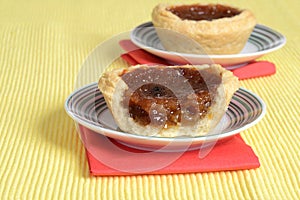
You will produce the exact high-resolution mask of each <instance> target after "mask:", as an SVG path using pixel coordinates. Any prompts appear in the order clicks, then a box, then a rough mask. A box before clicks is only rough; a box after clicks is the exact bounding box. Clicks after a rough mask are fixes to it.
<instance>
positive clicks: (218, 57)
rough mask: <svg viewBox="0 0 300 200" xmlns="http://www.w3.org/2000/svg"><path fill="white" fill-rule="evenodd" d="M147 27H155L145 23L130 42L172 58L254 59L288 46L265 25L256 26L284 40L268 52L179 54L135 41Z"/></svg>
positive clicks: (267, 50)
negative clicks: (141, 30) (140, 31)
mask: <svg viewBox="0 0 300 200" xmlns="http://www.w3.org/2000/svg"><path fill="white" fill-rule="evenodd" d="M145 25H151V26H152V27H153V24H152V22H151V21H149V22H145V23H142V24H140V25H138V26H137V27H135V28H134V29H133V30H132V31H131V32H130V40H131V41H132V42H133V43H134V44H135V45H136V46H138V47H140V48H142V49H144V50H152V51H156V52H158V53H161V54H166V55H167V54H168V55H172V56H185V57H189V58H199V59H201V58H202V59H204V58H211V59H236V58H246V57H254V56H262V55H264V54H267V53H270V52H273V51H276V50H278V49H280V48H282V47H283V46H284V45H285V44H286V41H287V39H286V37H285V36H284V35H283V34H281V33H280V32H278V31H276V30H274V29H272V28H270V27H268V26H266V25H263V24H256V25H255V27H257V26H261V27H263V28H265V29H268V30H270V31H272V32H275V33H276V34H278V35H280V36H281V38H282V40H281V41H280V43H279V44H278V45H276V46H275V47H272V48H269V49H266V50H262V51H257V52H253V53H242V54H241V53H239V54H226V55H215V54H211V55H198V54H187V53H178V52H172V51H167V50H161V49H157V48H154V47H151V46H147V45H144V44H142V43H140V42H138V41H136V40H135V38H134V36H135V34H134V32H135V31H136V30H137V29H138V28H141V27H142V26H145Z"/></svg>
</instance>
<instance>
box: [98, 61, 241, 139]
mask: <svg viewBox="0 0 300 200" xmlns="http://www.w3.org/2000/svg"><path fill="white" fill-rule="evenodd" d="M98 87H99V89H100V91H101V92H102V94H103V96H104V98H105V101H106V103H107V106H108V108H109V109H110V111H111V113H112V116H113V118H114V119H115V122H116V123H117V125H118V126H119V128H120V129H121V130H123V131H124V132H127V133H132V134H137V135H147V136H157V137H176V136H191V137H193V136H200V135H205V134H208V133H210V131H212V130H213V129H214V128H215V127H216V125H217V124H218V123H219V121H220V120H221V118H222V116H223V115H224V114H225V112H226V109H227V107H228V105H229V102H230V100H231V98H232V96H233V94H234V92H235V91H236V90H237V89H238V88H239V81H238V79H237V78H236V77H235V76H234V75H233V74H232V72H230V71H228V70H226V69H224V68H223V67H221V66H220V65H216V64H214V65H181V66H159V65H158V66H147V65H137V66H132V67H129V68H123V69H115V70H112V71H108V72H105V73H103V74H102V76H101V77H100V79H99V82H98Z"/></svg>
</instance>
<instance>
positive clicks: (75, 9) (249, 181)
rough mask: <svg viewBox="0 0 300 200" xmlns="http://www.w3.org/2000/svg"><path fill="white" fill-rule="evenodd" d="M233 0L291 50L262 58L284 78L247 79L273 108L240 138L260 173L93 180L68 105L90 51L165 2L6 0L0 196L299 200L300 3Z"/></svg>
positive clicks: (1, 22) (1, 27)
mask: <svg viewBox="0 0 300 200" xmlns="http://www.w3.org/2000/svg"><path fill="white" fill-rule="evenodd" d="M170 2H175V1H170ZM185 2H196V1H185ZM202 2H203V1H202ZM210 2H212V1H210ZM215 2H216V1H215ZM219 2H221V1H219ZM226 2H227V3H230V4H234V5H236V6H239V7H244V8H249V9H251V10H252V11H253V12H254V13H255V15H256V17H257V19H258V22H259V23H261V24H265V25H267V26H269V27H271V28H273V29H275V30H278V31H279V32H281V33H282V34H284V35H285V36H286V37H287V44H286V45H285V47H284V48H282V49H280V50H278V51H276V52H274V53H271V54H268V55H265V56H264V57H262V58H261V59H263V60H268V61H271V62H274V63H275V64H276V66H277V73H276V74H275V75H273V76H270V77H264V78H257V79H251V80H247V81H243V82H242V85H243V86H244V87H245V88H247V89H250V90H252V91H253V92H255V93H257V94H258V95H259V96H260V97H261V98H262V99H264V101H265V102H266V104H267V109H268V111H267V115H266V116H265V118H264V119H263V120H262V121H261V122H260V123H259V124H258V125H256V126H255V127H253V128H251V129H249V130H246V131H244V132H243V133H242V134H241V135H242V137H243V138H244V139H245V141H246V142H247V143H248V144H249V145H251V146H252V147H253V149H254V151H255V153H256V154H257V155H258V157H259V158H260V162H261V167H260V168H258V169H255V170H244V171H233V172H218V173H196V174H178V175H163V176H155V175H152V176H146V175H144V176H143V175H139V176H130V177H91V176H90V175H89V170H88V164H87V160H86V157H85V151H84V147H83V146H82V143H81V141H80V139H79V137H78V134H77V133H76V129H75V126H74V123H73V121H72V120H71V118H70V117H68V116H67V114H66V113H65V111H64V101H65V99H66V98H67V96H68V95H69V94H70V93H71V92H72V91H73V89H74V82H75V80H76V76H77V73H78V72H79V70H80V68H81V66H82V63H83V62H84V60H85V58H86V57H87V56H88V54H89V52H91V51H92V50H93V49H94V48H95V47H96V46H97V45H98V44H99V43H101V42H103V41H105V40H106V39H108V38H110V37H111V36H113V35H116V34H119V33H121V32H124V31H129V30H131V29H132V28H134V27H135V26H137V25H139V24H141V23H143V22H146V21H150V13H151V10H152V8H153V7H154V6H155V5H156V4H157V3H159V1H158V0H153V1H142V0H127V1H122V0H110V1H104V0H97V1H96V0H94V1H93V0H85V1H83V0H77V1H71V0H63V1H62V0H59V1H58V0H52V1H50V0H49V1H37V0H28V1H21V0H11V1H5V0H0V82H1V89H0V97H1V101H0V134H1V135H0V199H298V198H300V189H299V188H300V162H299V158H300V145H299V141H300V125H299V118H300V109H299V107H300V101H299V99H300V89H299V88H300V87H299V86H300V79H299V75H300V73H299V71H300V70H299V69H300V60H299V58H300V34H299V33H300V20H299V19H300V14H299V13H300V12H299V11H300V4H299V2H298V0H286V1H280V0H274V1H269V0H261V1H248V0H240V1H237V0H236V1H234V0H228V1H226Z"/></svg>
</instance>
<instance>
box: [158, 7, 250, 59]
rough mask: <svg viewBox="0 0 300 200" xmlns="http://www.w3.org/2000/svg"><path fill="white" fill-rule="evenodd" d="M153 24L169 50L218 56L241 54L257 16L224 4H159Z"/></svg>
mask: <svg viewBox="0 0 300 200" xmlns="http://www.w3.org/2000/svg"><path fill="white" fill-rule="evenodd" d="M152 23H153V25H154V26H155V27H156V30H157V33H158V36H159V38H160V40H161V43H162V45H163V46H164V47H165V49H166V50H168V51H175V52H180V53H194V54H195V53H198V54H210V55H218V54H237V53H240V52H241V50H242V49H243V47H244V46H245V44H246V42H247V40H248V38H249V36H250V34H251V32H252V30H253V28H254V26H255V24H256V19H255V16H254V15H253V13H252V12H251V11H249V10H247V9H244V10H241V9H238V8H234V7H231V6H227V5H221V4H206V5H203V4H191V5H185V4H176V5H168V4H159V5H157V6H156V7H155V8H154V9H153V12H152ZM163 30H166V31H163ZM170 31H172V32H173V34H172V33H171V34H170ZM178 34H180V35H182V38H180V37H179V36H178ZM187 39H190V40H191V41H192V42H186V40H187ZM178 43H179V44H178ZM191 43H194V46H193V45H191Z"/></svg>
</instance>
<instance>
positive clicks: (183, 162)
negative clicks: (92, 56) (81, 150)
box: [79, 125, 260, 176]
mask: <svg viewBox="0 0 300 200" xmlns="http://www.w3.org/2000/svg"><path fill="white" fill-rule="evenodd" d="M79 131H80V134H81V138H82V141H83V143H84V145H85V148H86V154H87V159H88V163H89V169H90V174H91V175H93V176H108V175H113V176H118V175H135V174H174V173H195V172H215V171H229V170H243V169H254V168H257V167H259V166H260V163H259V160H258V157H257V156H256V155H255V153H254V152H253V150H252V149H251V147H250V146H248V145H247V144H246V143H245V142H244V141H243V139H242V138H241V136H240V135H236V136H233V137H232V138H230V139H229V140H227V141H225V142H222V143H217V144H216V145H215V146H214V147H213V148H212V149H209V151H208V152H207V153H208V154H207V155H206V156H204V157H203V158H201V157H199V153H200V151H199V150H192V151H186V152H180V153H179V152H176V153H166V152H160V153H155V154H152V153H151V152H150V153H149V152H147V151H142V150H137V149H133V148H130V147H128V146H125V145H122V144H119V143H117V142H116V141H112V140H111V139H108V138H107V137H105V136H103V135H100V134H98V133H95V132H94V131H92V130H90V129H88V128H86V127H84V126H81V125H79ZM124 151H125V153H124ZM204 151H205V149H204ZM126 152H129V153H126ZM174 154H177V155H174ZM178 155H179V158H178V159H175V160H174V161H173V162H171V163H169V164H168V165H166V166H164V164H163V165H161V166H160V163H164V159H168V158H170V157H172V156H178Z"/></svg>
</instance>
